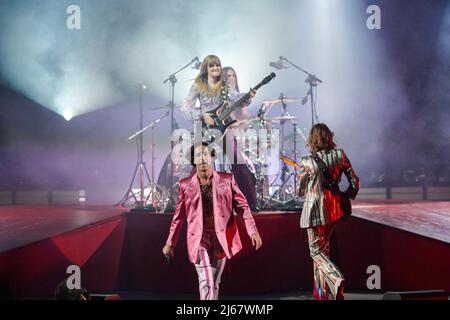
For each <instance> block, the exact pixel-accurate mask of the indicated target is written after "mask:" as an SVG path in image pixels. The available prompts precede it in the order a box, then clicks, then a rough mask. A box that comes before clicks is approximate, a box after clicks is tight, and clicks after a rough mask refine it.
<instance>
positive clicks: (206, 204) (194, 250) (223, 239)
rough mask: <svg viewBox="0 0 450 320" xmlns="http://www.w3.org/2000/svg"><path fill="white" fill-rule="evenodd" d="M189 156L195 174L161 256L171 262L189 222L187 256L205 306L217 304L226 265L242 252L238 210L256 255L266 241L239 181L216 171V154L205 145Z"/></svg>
mask: <svg viewBox="0 0 450 320" xmlns="http://www.w3.org/2000/svg"><path fill="white" fill-rule="evenodd" d="M190 156H191V163H192V165H193V166H194V167H195V169H196V173H194V174H193V175H192V176H191V177H188V178H185V179H182V180H180V182H179V186H180V191H179V193H178V201H177V205H176V208H175V214H174V216H173V219H172V223H171V225H170V232H169V236H168V238H167V241H166V245H165V246H164V248H163V250H162V251H163V254H164V255H165V256H166V257H173V255H174V248H175V247H176V244H177V242H178V239H179V237H180V232H181V228H182V225H183V220H184V218H185V217H186V220H187V222H188V226H187V249H188V256H189V261H190V262H191V263H193V264H195V269H196V270H197V274H198V282H199V291H200V300H217V299H218V296H219V285H220V279H221V276H222V272H223V269H224V267H225V262H226V259H227V258H228V259H231V258H232V257H233V256H234V255H235V254H237V253H238V252H239V251H240V250H241V249H242V243H241V239H240V236H239V232H238V229H237V225H236V221H235V218H234V214H233V209H234V211H235V212H236V213H237V214H238V215H241V216H243V218H244V222H245V228H246V229H247V233H248V235H249V236H250V238H251V240H252V244H253V246H254V247H255V249H256V250H258V249H259V248H260V247H261V245H262V240H261V237H260V235H259V233H258V229H257V228H256V224H255V221H254V219H253V217H252V214H251V212H250V208H249V206H248V203H247V201H246V199H245V197H244V195H243V194H242V192H241V190H240V189H239V187H238V186H237V184H236V181H235V180H234V176H233V175H232V174H229V173H222V172H220V173H219V172H216V171H215V170H214V169H213V167H212V162H213V158H214V157H215V151H214V149H212V148H211V147H210V146H208V144H207V143H202V144H201V145H198V146H196V147H194V146H192V147H191V154H190Z"/></svg>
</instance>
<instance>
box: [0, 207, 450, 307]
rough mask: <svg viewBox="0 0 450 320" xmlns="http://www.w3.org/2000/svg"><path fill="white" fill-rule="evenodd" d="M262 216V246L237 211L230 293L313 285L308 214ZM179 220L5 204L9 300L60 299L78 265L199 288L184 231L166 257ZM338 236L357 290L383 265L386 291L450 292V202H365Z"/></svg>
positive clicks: (137, 282) (99, 282) (115, 282)
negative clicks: (255, 244)
mask: <svg viewBox="0 0 450 320" xmlns="http://www.w3.org/2000/svg"><path fill="white" fill-rule="evenodd" d="M254 217H255V220H256V223H257V226H258V228H259V231H260V234H261V237H262V239H263V246H262V248H261V249H260V250H259V251H257V252H254V251H253V249H252V248H251V244H250V240H249V238H248V237H247V236H246V234H245V233H244V232H243V224H242V221H241V219H239V218H238V227H239V229H240V231H241V238H242V240H243V244H244V249H243V251H242V252H240V253H239V254H238V255H237V256H236V257H234V258H233V260H231V261H228V262H227V263H228V265H227V266H226V268H225V271H224V274H223V277H222V289H221V294H222V295H223V296H225V297H226V296H227V295H228V296H230V295H236V294H257V293H267V292H283V291H294V290H309V289H310V288H311V287H312V264H311V259H310V257H309V250H308V245H307V239H306V231H305V230H300V228H299V219H300V213H299V212H294V213H292V212H286V213H283V212H261V213H256V214H254ZM171 219H172V214H155V213H127V212H125V211H124V209H116V208H112V207H105V206H101V207H100V206H96V207H94V206H59V207H56V206H2V207H0V297H1V298H19V299H23V298H51V297H52V294H53V291H54V289H55V288H56V286H57V285H58V283H59V282H60V281H61V280H63V279H64V278H65V277H67V276H68V275H67V274H66V269H67V267H68V266H70V265H78V266H80V267H81V283H82V286H83V287H85V288H87V289H88V290H89V291H91V292H104V291H114V292H116V291H129V292H132V291H136V292H137V291H140V292H153V293H155V294H161V295H166V296H172V295H173V296H176V295H177V294H178V295H180V294H188V293H192V292H196V291H197V290H198V289H197V286H198V284H197V279H196V273H195V269H194V267H193V266H192V265H191V264H190V263H189V262H188V260H187V254H186V244H185V238H184V236H182V237H181V238H180V243H179V245H178V247H177V248H176V251H175V259H174V264H173V265H171V266H170V265H167V264H166V263H165V259H164V257H163V255H162V252H161V249H162V247H163V245H164V242H165V240H166V237H167V233H168V227H169V224H170V221H171ZM183 228H184V230H185V226H184V227H183ZM331 243H332V258H334V259H335V261H336V263H337V265H338V266H339V267H340V269H341V270H342V271H343V273H344V275H345V276H346V279H347V288H348V289H352V290H365V291H368V289H367V286H366V281H367V278H368V277H369V276H370V274H368V273H367V268H368V267H369V266H371V265H376V266H378V267H379V268H380V271H381V291H388V290H397V291H405V290H426V289H444V290H447V291H450V276H449V274H448V270H450V202H438V201H414V202H412V201H409V202H408V201H386V200H384V201H364V202H362V201H356V202H355V203H354V214H353V216H352V217H350V218H349V219H348V220H347V221H345V222H341V223H339V225H338V226H337V228H336V232H335V236H334V237H333V238H332V239H331Z"/></svg>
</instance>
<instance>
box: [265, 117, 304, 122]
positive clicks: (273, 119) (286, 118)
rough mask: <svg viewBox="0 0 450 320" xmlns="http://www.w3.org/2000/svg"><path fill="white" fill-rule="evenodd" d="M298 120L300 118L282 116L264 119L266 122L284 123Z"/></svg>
mask: <svg viewBox="0 0 450 320" xmlns="http://www.w3.org/2000/svg"><path fill="white" fill-rule="evenodd" d="M297 118H298V117H293V116H281V117H273V118H266V119H264V121H283V120H293V119H297Z"/></svg>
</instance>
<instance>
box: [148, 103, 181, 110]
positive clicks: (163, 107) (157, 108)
mask: <svg viewBox="0 0 450 320" xmlns="http://www.w3.org/2000/svg"><path fill="white" fill-rule="evenodd" d="M173 108H174V109H179V108H181V106H177V105H174V106H173ZM150 109H151V110H170V104H166V105H165V106H162V107H151V108H150Z"/></svg>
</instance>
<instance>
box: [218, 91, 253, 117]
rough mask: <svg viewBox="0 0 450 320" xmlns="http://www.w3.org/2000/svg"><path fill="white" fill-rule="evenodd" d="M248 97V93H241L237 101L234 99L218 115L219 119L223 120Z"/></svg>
mask: <svg viewBox="0 0 450 320" xmlns="http://www.w3.org/2000/svg"><path fill="white" fill-rule="evenodd" d="M249 98H250V93H246V94H245V95H243V96H242V97H240V98H239V100H238V101H236V102H235V103H233V105H232V106H231V107H229V108H226V109H225V110H224V111H223V112H222V113H221V114H220V116H219V119H220V121H223V120H225V119H226V118H228V117H229V116H230V115H231V113H232V112H233V111H234V110H236V109H237V108H240V107H242V105H243V104H244V103H245V102H246V101H247V100H248V99H249Z"/></svg>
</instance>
